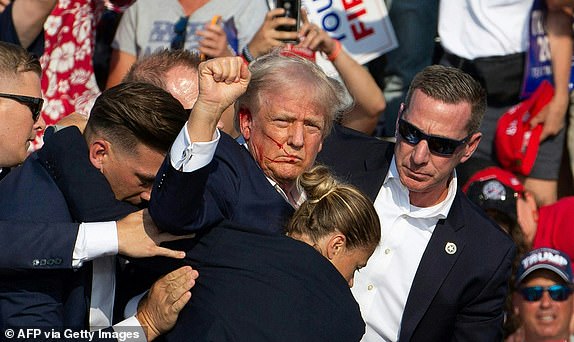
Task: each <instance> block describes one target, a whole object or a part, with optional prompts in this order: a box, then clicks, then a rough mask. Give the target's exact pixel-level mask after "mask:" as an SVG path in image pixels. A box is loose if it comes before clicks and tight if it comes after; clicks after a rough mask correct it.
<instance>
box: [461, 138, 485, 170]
mask: <svg viewBox="0 0 574 342" xmlns="http://www.w3.org/2000/svg"><path fill="white" fill-rule="evenodd" d="M481 138H482V133H480V132H476V133H474V134H473V135H472V136H471V137H470V139H469V140H468V143H467V144H466V147H465V150H464V154H463V155H462V158H461V159H460V162H461V163H464V162H465V161H467V160H468V159H469V158H470V157H471V156H472V154H473V153H474V151H476V149H477V148H478V144H479V143H480V139H481Z"/></svg>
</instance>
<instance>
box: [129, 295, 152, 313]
mask: <svg viewBox="0 0 574 342" xmlns="http://www.w3.org/2000/svg"><path fill="white" fill-rule="evenodd" d="M148 292H149V291H145V292H143V293H141V294H139V295H137V296H135V297H132V299H130V300H129V301H128V303H127V304H126V307H125V308H124V317H130V316H135V314H136V313H137V312H138V305H139V304H140V301H141V300H142V298H143V297H145V295H147V293H148Z"/></svg>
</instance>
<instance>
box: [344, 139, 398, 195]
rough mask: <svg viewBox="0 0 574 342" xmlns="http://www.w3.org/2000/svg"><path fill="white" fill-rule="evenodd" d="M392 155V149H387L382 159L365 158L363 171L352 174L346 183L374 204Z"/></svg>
mask: <svg viewBox="0 0 574 342" xmlns="http://www.w3.org/2000/svg"><path fill="white" fill-rule="evenodd" d="M393 153H394V149H393V148H387V150H386V153H385V156H384V158H381V157H380V156H379V155H376V156H366V158H365V161H364V164H363V167H364V170H361V171H357V172H353V173H352V174H351V175H350V176H349V180H348V181H349V182H350V183H351V184H353V185H354V186H356V187H357V188H359V190H361V191H362V192H363V193H364V194H365V195H367V197H369V198H370V199H371V202H375V199H376V198H377V195H378V194H379V190H381V187H382V186H383V182H384V181H385V177H386V176H387V173H388V172H389V165H390V163H391V160H392V158H393Z"/></svg>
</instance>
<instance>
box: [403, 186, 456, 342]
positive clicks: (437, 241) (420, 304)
mask: <svg viewBox="0 0 574 342" xmlns="http://www.w3.org/2000/svg"><path fill="white" fill-rule="evenodd" d="M459 198H460V193H459V194H457V197H456V198H455V200H454V203H453V205H452V207H451V209H450V212H449V215H448V217H447V218H446V219H445V220H439V222H438V223H437V225H436V228H435V230H434V232H433V234H432V237H431V239H430V241H429V243H428V245H427V248H426V249H425V252H424V253H423V256H422V259H421V262H420V263H419V267H418V269H417V273H416V274H415V278H414V280H413V284H412V286H411V290H410V292H409V296H408V298H407V303H406V306H405V311H404V312H403V317H402V321H401V331H400V337H399V340H400V341H409V340H410V338H411V336H412V334H413V332H414V330H415V329H416V327H417V325H418V324H419V322H420V321H421V319H422V317H423V316H424V314H425V312H426V311H427V309H428V308H429V306H430V304H431V302H432V300H433V298H434V297H435V295H436V293H437V292H438V290H439V288H440V287H441V285H442V283H443V282H444V280H445V278H446V277H447V275H448V273H449V271H450V270H451V268H452V266H453V265H454V264H455V262H456V260H457V259H458V256H459V255H460V254H461V253H462V251H463V249H464V246H465V243H466V242H465V241H464V240H462V239H461V235H460V234H457V231H458V230H459V229H461V228H462V227H463V223H464V222H463V217H462V215H457V213H461V204H460V199H459ZM447 244H448V245H449V247H450V248H449V251H450V253H452V247H453V245H452V244H454V245H455V246H456V252H454V253H453V254H450V253H448V252H447Z"/></svg>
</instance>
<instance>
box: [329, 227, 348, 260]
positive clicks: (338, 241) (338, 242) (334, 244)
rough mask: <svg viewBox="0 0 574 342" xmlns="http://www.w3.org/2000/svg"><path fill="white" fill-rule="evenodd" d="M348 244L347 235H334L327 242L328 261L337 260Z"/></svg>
mask: <svg viewBox="0 0 574 342" xmlns="http://www.w3.org/2000/svg"><path fill="white" fill-rule="evenodd" d="M346 244H347V238H346V237H345V235H343V234H341V233H335V234H333V235H332V236H331V237H330V238H329V240H328V241H327V248H326V249H327V250H326V251H325V252H326V253H327V255H326V257H327V259H329V260H332V259H334V258H336V257H337V255H339V254H341V253H342V252H343V250H344V249H345V246H346Z"/></svg>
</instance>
